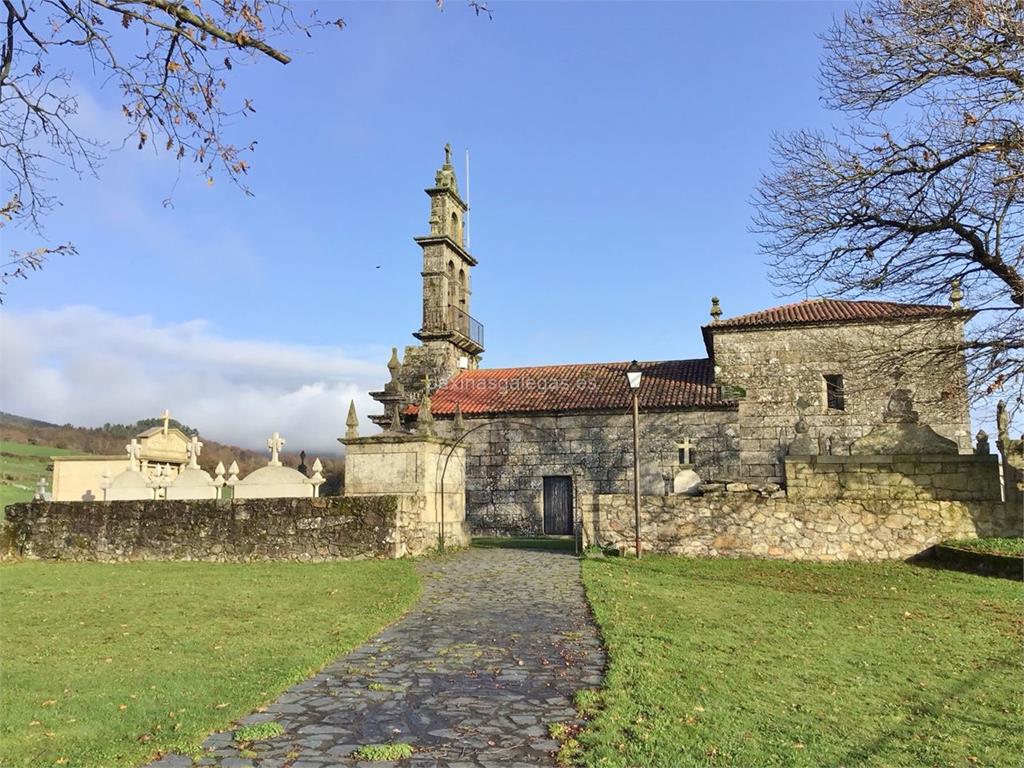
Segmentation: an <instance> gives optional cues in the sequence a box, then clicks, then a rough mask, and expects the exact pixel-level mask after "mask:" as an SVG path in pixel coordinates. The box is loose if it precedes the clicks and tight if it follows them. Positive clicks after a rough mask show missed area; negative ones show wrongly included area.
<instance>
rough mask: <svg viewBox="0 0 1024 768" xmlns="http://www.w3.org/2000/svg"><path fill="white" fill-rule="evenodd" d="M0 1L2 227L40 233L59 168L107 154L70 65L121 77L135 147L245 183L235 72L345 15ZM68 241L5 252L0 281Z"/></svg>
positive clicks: (264, 7)
mask: <svg viewBox="0 0 1024 768" xmlns="http://www.w3.org/2000/svg"><path fill="white" fill-rule="evenodd" d="M2 2H3V11H2V12H0V19H3V28H2V30H0V40H2V48H0V168H2V170H3V176H4V184H5V187H6V189H5V197H6V202H4V203H3V204H2V206H0V216H2V218H0V226H10V225H18V224H22V225H26V226H29V227H31V228H34V229H35V230H36V231H38V232H40V233H41V228H42V221H43V218H44V217H45V215H46V214H47V213H48V212H49V211H51V210H52V209H53V207H54V206H55V205H57V204H59V200H58V198H57V193H56V192H55V191H54V190H53V189H52V188H51V185H52V184H53V182H54V181H55V175H56V174H57V173H58V172H60V171H61V170H62V169H63V171H65V172H66V171H70V172H72V173H74V174H78V175H82V174H86V173H96V171H97V169H98V168H99V165H100V163H101V162H102V160H103V158H104V155H105V149H106V147H105V146H104V145H103V144H102V143H101V142H100V141H98V140H97V139H96V138H94V137H90V136H88V135H86V134H85V133H83V131H82V130H81V128H80V125H79V121H78V120H76V116H77V113H78V100H77V98H76V93H75V88H76V87H80V85H81V83H76V82H75V81H74V77H75V74H76V72H78V73H79V74H81V71H85V70H88V71H91V72H93V73H96V74H98V75H99V76H100V77H101V78H102V79H103V80H104V82H105V83H112V84H114V85H115V86H116V87H117V88H118V90H119V93H120V96H121V111H122V113H123V115H124V118H125V124H126V137H127V141H130V142H131V143H133V144H136V145H137V146H138V147H139V148H140V149H141V148H143V147H145V146H147V145H148V144H151V143H155V144H157V145H159V146H160V147H161V148H162V150H163V151H166V152H167V153H170V154H172V155H173V156H174V157H176V158H178V159H179V160H189V161H193V162H195V163H196V164H197V166H198V169H199V171H200V172H201V173H203V174H205V175H206V176H207V177H208V178H209V179H210V180H211V182H212V180H213V178H214V177H215V176H217V175H222V176H226V177H227V178H228V179H230V180H232V181H233V182H236V183H238V184H239V185H240V186H241V187H242V189H245V185H244V177H245V175H246V172H247V170H248V167H249V155H250V154H251V152H252V150H253V143H250V144H247V145H244V146H236V145H235V144H233V143H231V140H230V138H229V136H228V131H226V126H227V124H228V123H229V122H231V121H232V120H233V119H234V118H236V117H239V116H243V115H245V114H246V113H247V112H251V111H254V107H253V104H252V102H251V101H249V100H248V99H245V98H238V99H229V98H228V97H227V95H226V93H225V89H226V87H227V80H228V78H229V77H230V74H229V73H230V71H231V70H232V69H233V68H234V67H235V66H237V65H239V64H244V63H247V62H251V61H253V60H256V59H261V58H269V59H273V60H274V61H277V62H280V63H282V64H287V63H288V62H289V60H290V59H289V57H288V55H287V54H285V53H284V51H283V50H282V48H281V47H279V42H278V41H281V40H284V39H286V38H288V37H291V36H294V35H296V34H301V35H310V34H311V33H312V31H313V30H314V29H319V28H323V27H325V26H328V25H330V26H334V27H337V28H341V27H343V26H344V21H343V20H341V19H336V20H333V21H329V22H325V21H321V20H320V19H318V18H317V17H316V15H315V13H313V14H309V15H306V16H304V17H303V18H302V19H299V18H298V16H297V15H296V13H295V12H294V10H293V8H292V7H291V4H290V3H289V2H288V0H205V2H204V0H188V1H187V2H186V1H185V0H2ZM4 12H5V13H6V18H4V17H3V15H2V14H3V13H4ZM72 252H74V247H73V246H72V245H71V244H64V245H58V246H44V247H40V248H38V249H35V250H33V251H29V252H11V253H10V254H9V257H8V259H7V260H6V261H5V262H4V263H3V264H2V270H0V285H3V284H6V283H7V282H9V281H10V280H12V279H14V278H19V277H22V278H23V277H26V276H27V274H28V273H29V272H31V271H34V270H37V269H39V268H40V266H41V265H42V263H43V261H44V260H45V259H46V258H47V257H48V256H51V255H53V254H54V253H72ZM0 295H2V294H0Z"/></svg>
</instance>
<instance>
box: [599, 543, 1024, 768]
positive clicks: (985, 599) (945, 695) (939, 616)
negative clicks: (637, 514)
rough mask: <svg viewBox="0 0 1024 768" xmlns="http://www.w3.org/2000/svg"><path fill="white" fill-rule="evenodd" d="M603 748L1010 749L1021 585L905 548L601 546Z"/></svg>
mask: <svg viewBox="0 0 1024 768" xmlns="http://www.w3.org/2000/svg"><path fill="white" fill-rule="evenodd" d="M583 573H584V581H585V584H586V588H587V594H588V596H589V598H590V600H591V602H592V604H593V608H594V614H595V616H596V618H597V620H598V622H599V624H600V626H601V631H602V634H603V636H604V639H605V642H606V643H607V646H608V649H609V656H610V665H609V670H608V677H607V680H606V685H607V689H606V692H605V694H604V709H603V710H602V711H601V712H600V714H598V715H597V716H596V718H595V719H594V720H593V721H592V723H591V727H590V729H589V730H587V731H585V732H584V733H583V735H582V736H581V737H580V740H581V741H582V743H583V745H584V747H586V752H585V762H586V764H587V765H590V766H640V765H642V766H651V767H653V766H665V768H682V767H685V766H716V765H721V766H745V767H746V766H807V767H808V768H811V767H812V766H813V767H815V768H817V767H818V766H878V767H879V768H881V767H882V766H885V767H886V768H890V767H892V768H896V767H898V766H908V767H909V766H915V767H916V766H972V765H978V766H1010V765H1020V759H1021V755H1022V754H1024V730H1022V729H1021V728H1020V724H1021V722H1022V718H1024V706H1022V705H1024V677H1022V676H1021V673H1020V659H1021V655H1020V650H1021V639H1022V618H1021V597H1022V594H1021V586H1020V585H1019V584H1015V583H1013V582H1010V581H1006V580H1004V579H986V578H983V577H979V576H973V575H968V574H962V573H955V572H949V571H940V570H933V569H928V568H917V567H914V566H910V565H906V564H902V563H899V564H856V565H854V564H849V565H823V564H811V563H807V564H798V563H785V562H778V561H763V560H724V559H723V560H704V559H698V560H693V559H673V558H667V557H653V556H652V557H648V558H645V559H644V560H641V561H639V562H637V561H636V560H633V559H627V558H606V559H595V560H587V561H585V562H584V567H583Z"/></svg>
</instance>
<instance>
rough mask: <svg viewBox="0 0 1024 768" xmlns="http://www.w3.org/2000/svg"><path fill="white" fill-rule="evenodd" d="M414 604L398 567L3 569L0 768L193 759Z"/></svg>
mask: <svg viewBox="0 0 1024 768" xmlns="http://www.w3.org/2000/svg"><path fill="white" fill-rule="evenodd" d="M418 590H419V581H418V579H417V576H416V574H415V571H414V569H413V565H412V564H411V563H410V562H408V561H401V560H399V561H385V562H371V561H367V562H348V563H323V564H293V563H271V564H255V563H254V564H220V563H125V564H101V563H37V562H26V563H15V564H8V565H2V566H0V601H2V602H0V610H2V613H3V624H2V630H0V631H2V634H0V673H2V681H3V695H2V699H0V764H2V765H4V766H33V767H34V768H41V767H42V766H56V765H65V766H69V768H74V767H75V766H95V767H96V768H116V767H117V766H135V765H139V764H140V763H142V762H143V761H144V760H145V759H146V758H147V757H149V756H152V755H154V754H155V753H156V752H157V751H161V750H163V751H167V750H172V749H173V750H181V751H189V750H192V749H195V748H196V747H197V746H198V745H199V743H200V742H201V741H202V740H203V738H204V737H205V736H206V735H207V734H208V733H209V732H210V731H213V730H215V729H219V728H224V727H226V726H228V725H229V724H230V723H231V722H232V721H233V720H235V719H237V718H238V717H241V716H242V715H244V714H246V713H248V712H250V711H251V710H253V709H255V708H257V707H259V706H260V705H261V704H263V703H265V702H267V701H269V700H271V699H272V698H274V696H275V695H276V694H277V693H279V692H280V691H281V690H283V689H284V688H286V687H287V686H289V685H291V684H293V683H295V682H298V681H300V680H302V679H304V678H306V677H308V676H309V675H310V674H312V673H313V672H314V671H316V670H317V669H319V668H320V667H322V666H323V665H324V664H325V663H327V662H328V661H330V660H331V659H333V658H335V657H337V656H339V655H340V654H343V653H345V652H347V651H349V650H350V649H352V648H353V647H355V646H356V645H358V644H359V643H361V642H362V641H364V640H366V639H367V638H369V637H370V636H372V635H373V634H374V633H376V632H377V631H378V630H379V629H380V628H381V627H383V626H384V625H386V624H388V623H390V622H392V621H394V620H395V619H397V618H398V617H399V616H400V615H401V614H402V613H403V612H404V610H405V609H406V608H407V607H408V606H409V605H410V604H411V603H412V601H413V600H414V599H415V597H416V595H417V593H418ZM62 761H64V762H62Z"/></svg>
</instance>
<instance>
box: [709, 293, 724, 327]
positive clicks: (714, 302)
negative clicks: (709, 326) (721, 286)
mask: <svg viewBox="0 0 1024 768" xmlns="http://www.w3.org/2000/svg"><path fill="white" fill-rule="evenodd" d="M721 319H722V305H721V304H720V303H719V301H718V297H717V296H712V297H711V322H712V323H717V322H718V321H719V320H721Z"/></svg>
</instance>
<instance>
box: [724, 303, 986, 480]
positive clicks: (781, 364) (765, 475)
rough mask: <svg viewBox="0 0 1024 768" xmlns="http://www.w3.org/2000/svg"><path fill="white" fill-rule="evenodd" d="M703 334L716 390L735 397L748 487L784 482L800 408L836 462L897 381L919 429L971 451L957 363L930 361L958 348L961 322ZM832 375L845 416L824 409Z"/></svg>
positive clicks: (873, 421)
mask: <svg viewBox="0 0 1024 768" xmlns="http://www.w3.org/2000/svg"><path fill="white" fill-rule="evenodd" d="M710 331H711V333H712V335H713V348H714V361H715V366H716V371H717V374H716V376H717V380H718V382H719V384H721V385H722V386H723V387H725V388H726V390H727V391H730V392H733V393H734V394H736V395H738V396H742V397H741V399H740V405H739V413H738V420H737V421H738V424H737V427H738V431H739V435H740V437H739V445H738V447H739V454H740V455H739V458H740V462H741V464H742V469H743V476H744V477H746V478H749V479H751V480H754V481H758V480H760V481H773V482H781V479H782V471H783V458H784V457H785V455H786V448H787V446H788V445H789V443H790V442H791V441H792V440H793V438H794V437H795V425H796V422H797V420H798V419H799V416H800V413H799V410H798V408H797V401H798V399H800V398H803V399H804V400H805V401H806V402H807V403H809V406H808V407H807V408H806V410H805V412H804V417H805V421H806V423H807V425H808V427H809V431H808V433H809V435H810V436H811V437H812V438H813V439H815V440H816V441H818V440H820V442H821V443H822V444H823V447H824V446H825V444H829V445H831V448H832V453H833V454H834V455H842V454H848V453H849V446H850V444H851V443H852V442H853V441H854V440H856V439H857V438H858V437H862V436H864V435H865V434H867V433H868V432H869V431H870V430H871V429H872V427H874V426H875V425H877V424H878V423H879V422H880V421H881V417H882V414H883V413H884V412H885V410H886V405H887V403H888V401H889V398H890V396H891V395H892V392H893V391H894V389H896V387H897V384H896V381H897V379H898V380H899V386H900V387H904V388H907V389H909V390H911V392H912V393H913V401H914V407H915V409H916V410H917V411H918V412H919V414H920V421H921V423H924V424H928V425H929V426H931V427H932V428H934V429H935V431H936V432H938V433H939V434H940V435H942V436H944V437H947V438H949V439H951V440H953V441H955V442H956V443H957V445H958V447H959V449H960V451H961V452H965V453H966V452H970V450H971V443H972V436H971V433H970V418H969V416H968V409H967V401H966V385H965V381H966V371H965V368H964V365H963V362H962V359H961V357H960V356H957V355H953V356H949V355H945V356H943V355H938V356H936V355H929V350H934V349H940V350H941V349H945V348H948V347H949V346H951V345H955V344H956V343H957V341H958V339H962V336H963V331H962V325H961V322H960V320H959V319H942V320H935V321H922V320H918V321H915V322H913V323H902V324H901V323H888V324H877V323H875V324H870V323H865V324H859V325H857V324H854V325H827V326H800V327H795V328H764V329H744V330H728V329H715V328H714V326H711V327H710ZM897 358H898V363H897ZM831 374H840V375H842V376H843V381H844V385H843V389H844V395H845V407H844V408H843V409H842V410H838V409H833V408H829V407H828V403H827V399H826V396H825V379H824V377H825V376H826V375H831ZM825 452H826V451H825V450H823V451H822V453H825Z"/></svg>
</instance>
